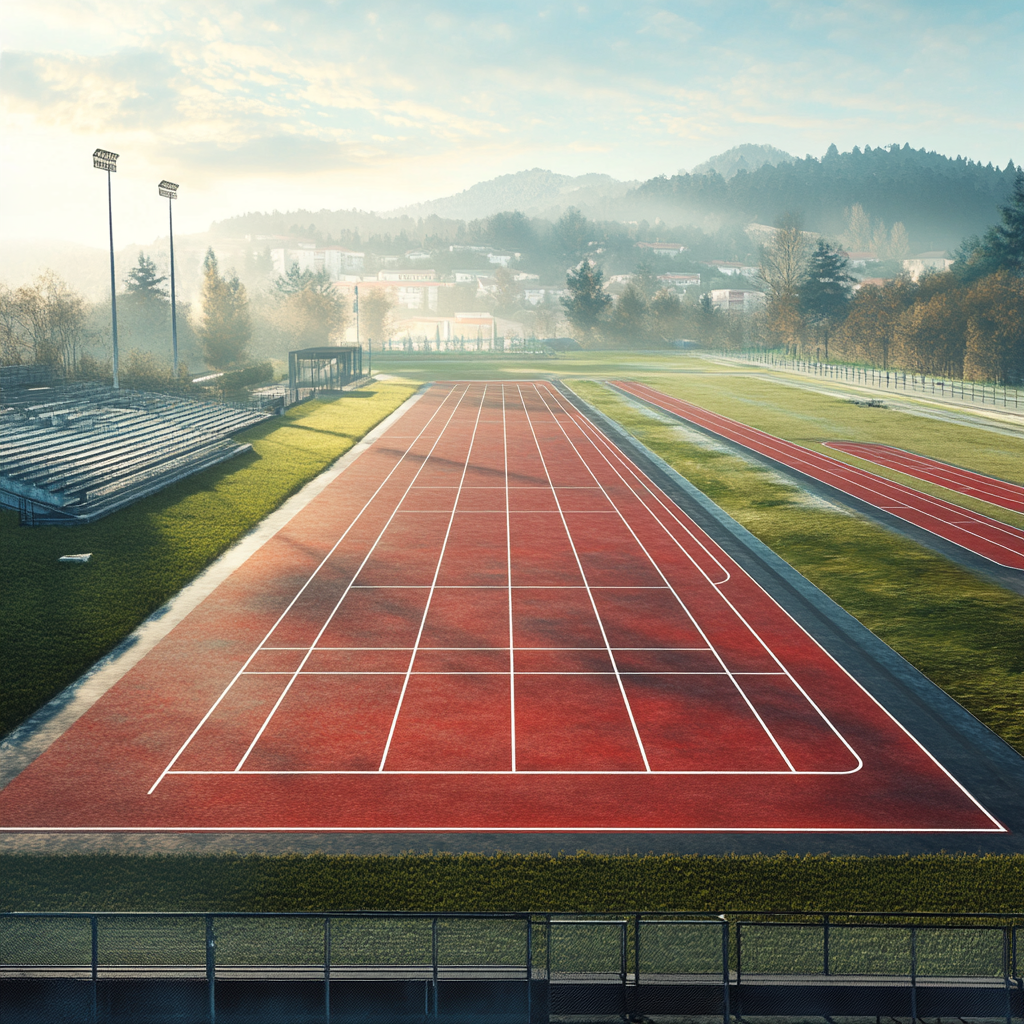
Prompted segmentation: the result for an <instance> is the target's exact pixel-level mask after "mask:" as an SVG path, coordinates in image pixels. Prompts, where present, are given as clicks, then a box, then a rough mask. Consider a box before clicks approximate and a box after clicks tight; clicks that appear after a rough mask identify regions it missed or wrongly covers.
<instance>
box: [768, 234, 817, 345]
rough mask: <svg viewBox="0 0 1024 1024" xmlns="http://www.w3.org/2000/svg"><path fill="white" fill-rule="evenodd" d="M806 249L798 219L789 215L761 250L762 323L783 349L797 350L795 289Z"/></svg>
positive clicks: (798, 321) (799, 324) (798, 318)
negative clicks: (764, 305) (764, 297)
mask: <svg viewBox="0 0 1024 1024" xmlns="http://www.w3.org/2000/svg"><path fill="white" fill-rule="evenodd" d="M807 249H808V243H807V238H806V236H805V235H804V233H803V231H801V230H800V221H799V219H798V218H797V217H795V216H793V215H789V216H787V217H784V218H782V219H781V220H780V221H779V222H778V223H777V224H776V226H775V230H774V231H773V232H772V234H771V237H770V238H769V239H768V241H767V242H766V243H765V244H764V245H762V246H761V262H760V266H759V268H758V273H759V275H760V278H761V281H762V282H763V283H764V287H765V291H766V292H767V294H768V308H767V309H766V310H765V323H766V325H767V328H768V332H769V334H771V335H773V336H774V337H775V338H776V339H777V340H779V341H782V342H783V343H784V344H785V345H786V346H787V347H789V346H793V347H794V348H795V347H796V346H797V344H798V342H799V338H800V332H801V328H802V327H803V321H802V319H801V316H800V294H799V289H800V285H801V283H802V281H803V277H804V271H805V267H806V262H807Z"/></svg>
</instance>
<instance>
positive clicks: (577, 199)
mask: <svg viewBox="0 0 1024 1024" xmlns="http://www.w3.org/2000/svg"><path fill="white" fill-rule="evenodd" d="M637 184H639V183H638V182H635V181H629V182H627V181H618V180H616V179H615V178H613V177H611V176H610V175H607V174H581V175H579V176H578V177H571V176H570V175H567V174H556V173H555V172H554V171H545V170H542V169H541V168H540V167H534V168H533V170H530V171H517V172H516V173H515V174H502V175H501V176H500V177H497V178H492V179H491V180H490V181H482V182H479V183H478V184H476V185H473V186H472V188H468V189H466V190H465V191H464V192H459V193H458V194H457V195H453V196H446V197H445V198H443V199H433V200H431V201H430V202H426V203H416V204H414V205H412V206H402V207H399V208H398V209H395V210H389V211H388V212H386V213H382V214H381V216H383V217H414V218H417V219H418V218H421V217H432V216H433V217H442V218H447V219H453V220H479V219H481V218H483V217H490V216H492V215H493V214H495V213H501V212H502V211H503V210H519V211H520V212H521V213H525V214H529V215H530V216H554V217H558V216H559V215H560V214H561V213H562V211H563V210H564V209H566V208H567V207H569V206H575V207H578V208H579V209H581V210H584V211H585V212H587V213H589V215H590V216H592V217H598V216H600V215H601V210H603V209H604V208H605V207H607V206H608V204H609V202H610V201H613V200H616V199H620V198H621V197H622V196H624V195H625V194H626V193H627V192H629V190H630V189H631V188H632V187H634V186H635V185H637Z"/></svg>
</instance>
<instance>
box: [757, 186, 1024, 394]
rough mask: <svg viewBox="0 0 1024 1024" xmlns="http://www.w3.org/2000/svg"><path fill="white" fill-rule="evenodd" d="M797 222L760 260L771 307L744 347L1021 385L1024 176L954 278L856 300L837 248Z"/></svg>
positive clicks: (937, 276) (877, 290) (785, 227)
mask: <svg viewBox="0 0 1024 1024" xmlns="http://www.w3.org/2000/svg"><path fill="white" fill-rule="evenodd" d="M809 249H810V246H809V242H808V241H807V238H806V235H805V234H804V233H803V232H801V231H800V230H799V226H798V224H797V223H796V222H795V221H794V220H792V219H790V220H789V221H782V222H780V224H779V225H778V226H777V228H776V230H775V232H774V233H773V236H772V237H771V239H770V240H769V241H768V242H767V244H766V245H765V246H764V248H763V251H762V255H761V265H760V278H761V281H762V282H763V287H764V288H765V291H766V294H767V300H768V301H767V308H766V309H765V311H764V312H763V313H762V314H759V315H758V316H757V317H755V318H752V320H751V322H750V324H749V325H748V330H747V337H746V338H745V339H744V341H745V343H748V344H749V343H753V344H760V345H766V346H770V347H783V348H785V349H786V350H787V351H788V352H790V353H791V354H794V355H800V356H801V357H803V358H810V359H823V360H828V359H830V358H831V359H841V360H848V361H856V362H867V363H871V364H872V365H876V366H881V367H882V368H883V369H889V368H890V367H892V368H898V369H902V370H907V371H912V372H917V373H928V374H936V375H941V376H948V377H962V378H966V379H969V380H985V381H996V382H999V383H1002V384H1014V383H1020V382H1022V381H1024V172H1018V173H1017V175H1016V178H1015V182H1014V188H1013V191H1012V193H1011V196H1010V199H1009V202H1007V203H1006V205H1005V206H1003V207H1002V209H1001V211H1000V223H998V224H995V225H993V226H991V227H990V228H989V230H988V231H987V232H986V233H985V235H984V236H983V237H978V236H971V237H969V238H967V239H965V240H964V242H963V243H962V244H961V245H960V247H959V248H958V249H957V251H956V253H955V257H956V258H955V260H954V262H953V263H952V266H951V267H950V268H949V271H948V272H941V273H939V272H933V273H928V272H926V273H924V274H923V275H922V276H921V277H920V278H919V279H918V280H917V281H913V280H911V279H910V277H909V276H908V275H906V274H899V275H897V276H895V277H893V278H891V279H890V280H886V281H884V283H882V284H880V285H872V284H868V285H863V286H862V287H860V288H859V289H858V290H857V291H856V293H852V288H851V286H852V284H853V278H852V277H851V276H850V275H849V273H848V272H847V271H848V261H847V260H846V258H845V256H844V254H843V253H842V251H841V250H839V249H838V248H837V247H836V246H835V245H834V244H831V243H829V242H827V241H825V240H819V241H818V242H817V246H816V248H814V250H813V251H809Z"/></svg>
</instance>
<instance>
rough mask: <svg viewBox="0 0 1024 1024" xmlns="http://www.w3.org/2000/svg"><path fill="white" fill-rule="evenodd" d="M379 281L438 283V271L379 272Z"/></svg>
mask: <svg viewBox="0 0 1024 1024" xmlns="http://www.w3.org/2000/svg"><path fill="white" fill-rule="evenodd" d="M377 280H378V281H436V280H437V271H436V270H426V269H424V270H378V271H377Z"/></svg>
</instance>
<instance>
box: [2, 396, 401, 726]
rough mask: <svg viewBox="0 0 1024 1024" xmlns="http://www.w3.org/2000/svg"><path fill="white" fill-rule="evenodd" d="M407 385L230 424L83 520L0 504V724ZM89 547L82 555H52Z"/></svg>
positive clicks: (129, 624)
mask: <svg viewBox="0 0 1024 1024" xmlns="http://www.w3.org/2000/svg"><path fill="white" fill-rule="evenodd" d="M412 393H413V389H412V388H411V387H410V386H408V385H404V384H375V385H373V386H370V387H367V388H364V389H363V390H361V391H354V392H350V393H348V394H346V395H345V396H344V397H342V398H337V399H334V400H332V401H327V402H309V403H304V404H302V405H298V406H295V407H294V408H292V409H290V410H288V412H287V413H286V415H284V416H282V417H275V418H274V419H272V420H268V421H265V422H263V423H261V424H258V425H257V426H255V427H253V428H250V429H249V430H247V431H245V432H244V433H241V434H239V435H238V438H239V440H244V441H248V442H249V443H250V444H251V445H252V448H253V450H252V451H251V452H247V453H246V454H244V455H241V456H238V457H237V458H235V459H232V460H231V461H229V462H226V463H222V464H221V465H220V466H215V467H213V468H212V469H208V470H205V471H203V472H202V473H197V474H196V475H195V476H192V477H189V478H188V479H187V480H184V481H182V482H181V483H178V484H174V485H172V486H171V487H168V488H166V489H165V490H163V491H161V492H160V493H159V494H155V495H153V496H152V497H150V498H146V499H144V500H143V501H140V502H138V503H137V504H135V505H132V506H130V507H129V508H126V509H122V510H121V511H120V512H115V513H114V514H113V515H110V516H108V517H107V518H105V519H101V520H99V521H98V522H96V523H92V524H89V525H88V526H81V527H57V526H50V527H36V528H33V529H28V528H24V527H19V526H18V517H17V514H16V513H14V512H6V511H5V512H3V513H2V514H0V585H2V587H3V593H4V601H3V607H2V610H0V664H2V665H3V666H4V680H3V687H2V690H0V734H3V733H6V732H8V731H9V730H10V729H12V728H13V727H14V726H16V725H17V724H18V723H19V722H20V721H22V720H23V719H24V718H25V717H26V716H28V715H30V714H31V713H32V712H33V711H35V710H36V709H37V708H38V707H40V706H41V705H42V704H44V703H45V702H46V701H47V700H49V699H50V698H51V697H52V696H54V694H56V693H58V692H59V691H60V690H61V689H63V688H64V687H65V686H67V685H68V683H70V682H71V681H73V680H74V679H75V678H76V677H77V676H78V675H80V674H81V673H82V672H83V671H84V670H85V669H87V668H88V667H89V666H90V665H92V664H93V663H94V662H95V661H96V660H97V659H99V658H100V657H102V656H103V655H104V654H106V653H107V652H108V651H110V650H111V649H112V648H113V647H114V646H116V645H117V643H118V642H119V641H120V640H122V639H123V638H124V637H125V636H127V635H128V634H129V633H130V632H131V631H132V630H133V629H134V628H135V627H136V626H137V625H138V624H139V623H140V622H142V621H143V620H144V619H145V618H146V617H147V616H148V615H150V614H151V613H152V612H154V611H155V610H156V609H158V608H159V607H160V606H161V605H162V604H164V603H165V602H166V601H167V600H168V599H169V598H170V597H172V596H173V595H174V594H175V593H177V592H178V591H179V590H180V589H181V588H182V587H183V586H184V585H185V584H186V583H188V582H189V581H190V580H192V579H193V578H194V577H195V576H197V575H198V574H199V573H200V572H202V570H203V569H204V568H206V566H207V565H209V564H210V562H212V561H213V560H214V559H215V558H216V557H217V556H218V555H220V554H221V553H222V552H223V551H224V550H225V549H227V548H228V547H230V545H231V544H232V543H234V542H235V541H236V540H237V539H238V538H239V537H241V536H242V535H243V534H245V533H246V532H248V531H249V530H250V529H251V528H252V527H254V526H256V525H257V524H258V523H259V522H260V520H262V519H263V518H264V517H265V516H267V515H268V514H269V513H270V512H272V511H273V510H274V509H275V508H277V507H278V506H279V505H280V504H281V503H282V502H283V501H284V500H285V499H286V498H287V497H288V496H289V495H291V494H294V493H295V492H296V491H297V490H299V488H301V487H302V485H303V484H305V483H307V482H308V481H309V480H311V479H312V478H313V477H315V476H316V475H317V474H318V473H320V472H321V471H322V470H324V469H325V468H326V467H327V466H329V465H330V464H331V463H332V462H334V461H335V460H336V459H337V458H338V457H339V456H341V455H343V454H344V453H345V452H346V451H348V449H349V448H351V447H352V445H353V444H355V442H356V441H357V440H358V439H359V438H360V437H362V436H363V435H364V434H365V433H366V432H367V431H368V430H370V429H371V428H372V427H373V426H374V425H375V424H376V423H379V422H380V420H382V419H383V418H384V417H385V416H387V415H388V414H389V413H391V412H392V411H394V410H395V409H397V408H398V406H399V405H401V404H402V402H404V401H405V400H406V399H407V398H408V397H409V396H410V395H411V394H412ZM82 551H91V552H92V560H91V561H90V562H89V563H88V564H86V565H66V564H61V563H60V562H58V558H59V557H60V556H61V555H66V554H71V553H74V552H82Z"/></svg>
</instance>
